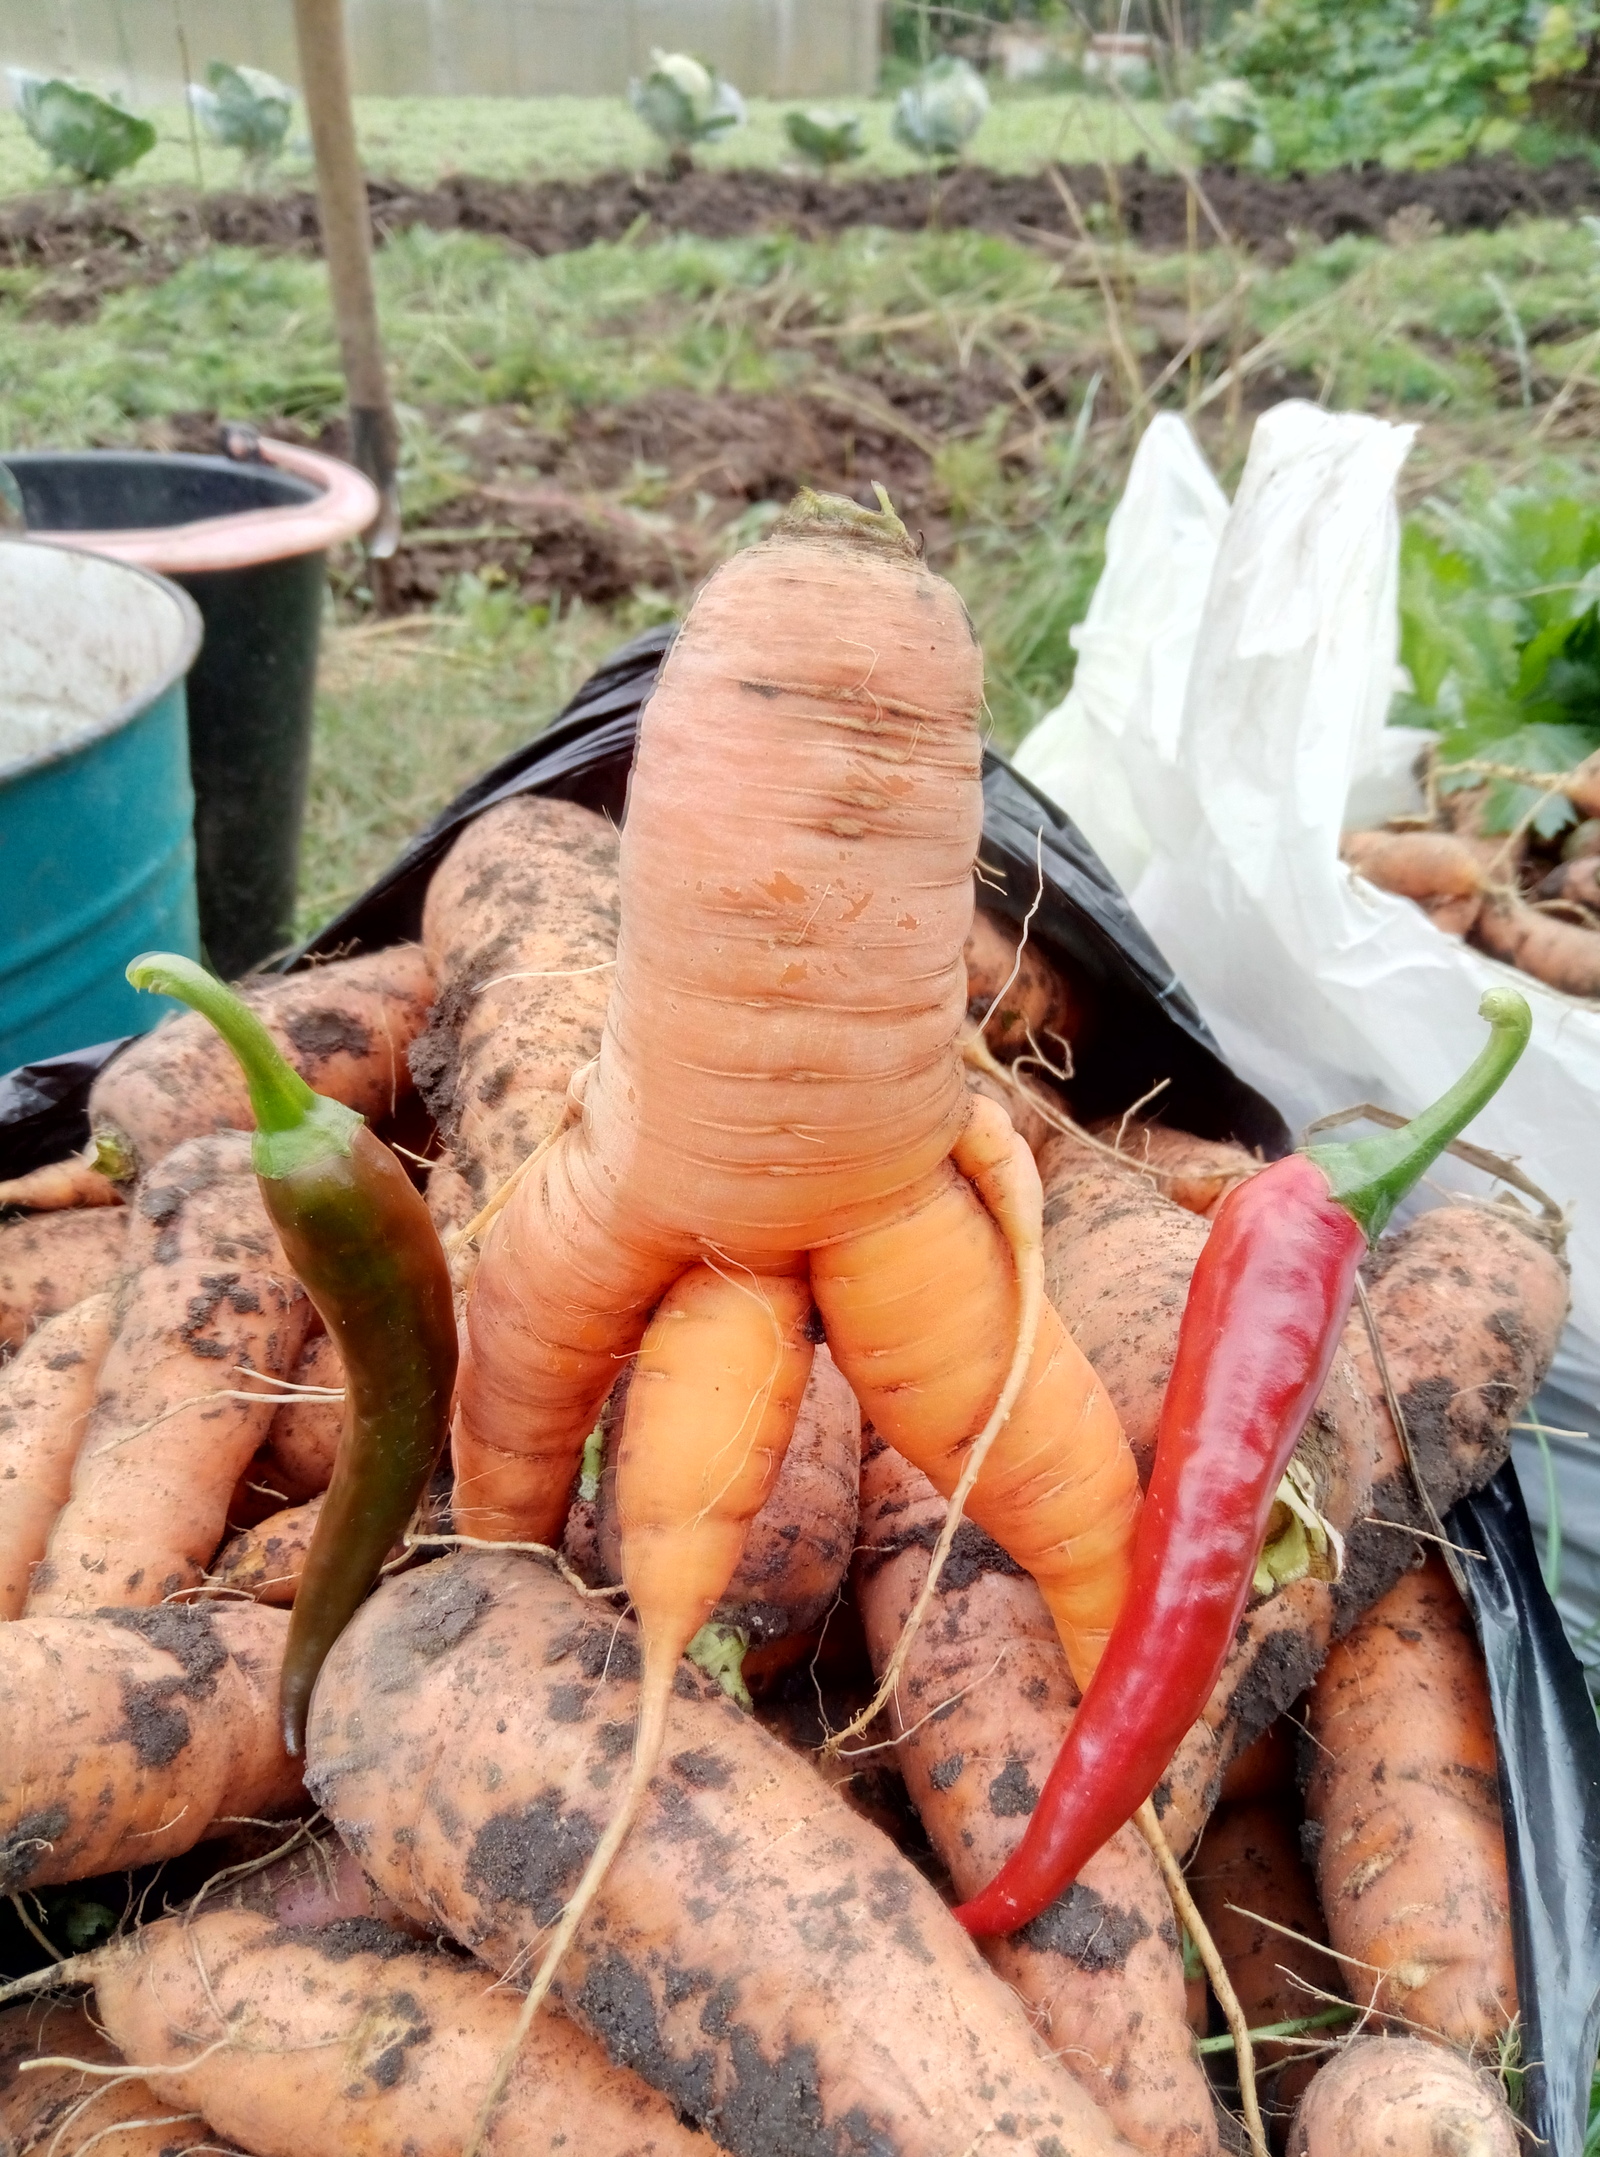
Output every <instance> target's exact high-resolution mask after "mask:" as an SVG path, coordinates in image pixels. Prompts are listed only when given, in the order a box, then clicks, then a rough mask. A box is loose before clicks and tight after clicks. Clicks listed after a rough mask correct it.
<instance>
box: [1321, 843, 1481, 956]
mask: <svg viewBox="0 0 1600 2157" xmlns="http://www.w3.org/2000/svg"><path fill="white" fill-rule="evenodd" d="M1339 852H1340V854H1341V856H1342V857H1343V859H1344V860H1346V861H1347V862H1348V863H1349V864H1350V866H1351V868H1352V869H1354V870H1355V872H1356V874H1357V875H1358V876H1363V877H1365V878H1366V880H1367V882H1368V883H1369V884H1376V885H1377V886H1378V888H1379V890H1380V891H1392V892H1394V893H1395V894H1396V895H1397V896H1398V897H1400V898H1403V899H1412V900H1414V901H1415V902H1416V904H1417V905H1418V906H1420V907H1421V908H1422V909H1423V911H1424V912H1425V913H1427V914H1428V915H1429V916H1431V918H1432V920H1433V921H1434V923H1435V925H1436V926H1437V927H1439V928H1441V929H1443V930H1445V931H1446V932H1447V933H1448V934H1449V935H1452V936H1465V935H1466V933H1467V931H1468V930H1469V929H1470V928H1471V927H1472V925H1473V923H1474V922H1475V921H1476V920H1477V919H1478V915H1479V911H1480V909H1481V907H1482V905H1483V894H1484V887H1485V882H1486V877H1487V873H1488V872H1487V868H1486V864H1485V862H1484V861H1483V859H1482V858H1481V854H1480V849H1479V848H1478V847H1477V846H1475V845H1474V844H1473V843H1472V842H1471V841H1470V840H1468V839H1464V838H1461V837H1460V836H1458V835H1457V834H1456V833H1455V832H1449V831H1347V832H1346V833H1345V835H1344V837H1343V838H1342V839H1341V840H1340V841H1339Z"/></svg>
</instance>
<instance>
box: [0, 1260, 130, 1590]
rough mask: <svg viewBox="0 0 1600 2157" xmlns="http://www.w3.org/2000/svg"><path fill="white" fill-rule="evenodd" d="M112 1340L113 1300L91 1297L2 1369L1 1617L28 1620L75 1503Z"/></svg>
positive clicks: (33, 1337) (49, 1323)
mask: <svg viewBox="0 0 1600 2157" xmlns="http://www.w3.org/2000/svg"><path fill="white" fill-rule="evenodd" d="M110 1338H111V1298H110V1296H109V1295H108V1294H105V1293H102V1294H100V1295H98V1296H86V1297H85V1298H84V1300H83V1301H82V1302H81V1303H75V1304H73V1305H72V1307H71V1309H70V1310H65V1311H60V1312H58V1313H57V1314H56V1316H55V1317H54V1318H47V1319H46V1320H45V1322H44V1324H43V1325H42V1326H40V1328H39V1329H38V1331H37V1332H36V1333H31V1334H29V1336H28V1338H27V1340H26V1341H25V1342H24V1343H23V1345H22V1347H21V1348H20V1349H19V1350H18V1351H17V1353H16V1355H15V1356H13V1357H12V1359H11V1361H10V1362H9V1363H7V1364H5V1365H4V1366H0V1618H19V1617H21V1615H22V1606H23V1604H24V1603H25V1602H26V1601H27V1599H28V1584H29V1580H30V1578H31V1576H32V1573H33V1568H34V1567H35V1566H36V1565H37V1564H38V1562H39V1560H40V1559H41V1558H42V1557H43V1556H44V1554H45V1548H46V1546H47V1545H48V1543H49V1541H50V1530H51V1529H52V1527H54V1525H55V1520H56V1516H57V1514H58V1513H59V1512H60V1511H61V1508H62V1507H63V1506H64V1505H65V1504H66V1502H67V1496H68V1493H69V1492H70V1490H71V1488H72V1464H73V1462H74V1461H75V1460H76V1459H77V1457H78V1448H79V1446H80V1445H81V1444H82V1442H83V1434H84V1431H85V1429H86V1428H87V1426H88V1422H89V1411H90V1409H91V1408H92V1407H93V1406H94V1395H95V1387H96V1385H97V1384H98V1383H99V1378H100V1366H101V1364H102V1363H103V1362H104V1361H105V1353H106V1344H107V1343H108V1341H109V1340H110Z"/></svg>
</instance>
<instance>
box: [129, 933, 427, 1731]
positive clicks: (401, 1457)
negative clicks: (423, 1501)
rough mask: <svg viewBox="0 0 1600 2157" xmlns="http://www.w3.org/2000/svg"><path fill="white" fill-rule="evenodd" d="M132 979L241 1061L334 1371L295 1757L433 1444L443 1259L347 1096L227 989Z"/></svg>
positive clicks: (138, 965) (295, 1650)
mask: <svg viewBox="0 0 1600 2157" xmlns="http://www.w3.org/2000/svg"><path fill="white" fill-rule="evenodd" d="M128 979H129V980H130V981H131V982H132V983H133V985H134V987H135V988H146V989H155V990H159V991H160V992H161V993H163V994H165V995H169V996H175V997H177V998H179V999H180V1000H181V1001H182V1002H184V1003H187V1004H190V1005H192V1006H193V1007H194V1009H195V1010H196V1011H198V1012H200V1013H202V1014H203V1015H204V1016H205V1017H206V1018H207V1019H209V1020H210V1022H211V1024H212V1025H213V1026H215V1028H216V1029H217V1031H218V1033H219V1034H220V1035H221V1036H222V1038H223V1039H224V1040H225V1041H226V1042H227V1044H228V1046H229V1048H230V1049H231V1050H232V1051H233V1053H234V1055H235V1057H236V1058H237V1059H238V1062H239V1064H240V1067H241V1068H242V1070H243V1071H244V1074H245V1079H246V1082H247V1084H248V1086H249V1090H250V1106H251V1108H252V1110H253V1111H254V1114H255V1121H256V1132H255V1137H254V1140H253V1141H252V1145H251V1157H252V1159H253V1161H254V1163H255V1168H256V1176H257V1181H258V1182H259V1184H260V1188H261V1195H262V1199H263V1201H264V1203H265V1205H266V1207H267V1210H268V1212H269V1213H270V1215H271V1216H272V1219H273V1222H274V1224H275V1225H276V1227H277V1230H278V1233H279V1235H280V1236H281V1237H282V1239H283V1246H284V1250H285V1252H286V1253H287V1255H288V1258H289V1262H290V1264H291V1265H292V1266H293V1267H294V1270H295V1272H296V1274H297V1275H298V1276H299V1278H300V1280H301V1282H302V1283H303V1285H304V1287H305V1290H306V1293H307V1294H308V1295H309V1296H310V1298H311V1300H312V1302H313V1303H314V1304H315V1305H316V1307H317V1309H318V1310H319V1311H320V1312H321V1314H322V1319H323V1323H324V1324H325V1325H326V1326H327V1328H328V1332H329V1335H330V1337H331V1338H332V1339H333V1340H334V1342H335V1343H336V1344H337V1346H338V1348H339V1352H340V1357H341V1360H342V1362H343V1364H344V1368H345V1377H346V1412H347V1422H346V1427H345V1430H346V1434H345V1439H344V1443H343V1444H342V1446H341V1448H340V1453H339V1459H338V1462H337V1464H336V1465H335V1468H334V1476H333V1482H332V1483H331V1485H330V1486H329V1489H328V1494H327V1497H326V1498H325V1500H324V1501H323V1505H322V1511H321V1514H320V1516H319V1518H318V1521H317V1526H316V1531H315V1533H314V1535H313V1536H312V1540H311V1548H310V1550H309V1551H308V1552H307V1554H306V1560H305V1568H304V1572H303V1575H302V1579H301V1585H300V1589H299V1592H298V1594H297V1595H296V1597H295V1605H294V1615H293V1618H292V1620H291V1621H290V1628H289V1645H288V1648H287V1650H286V1652H285V1656H284V1665H283V1727H284V1742H285V1744H286V1745H287V1747H288V1749H289V1751H290V1753H291V1754H297V1753H298V1752H299V1751H300V1748H301V1744H302V1741H303V1738H304V1734H305V1718H306V1706H307V1703H308V1701H309V1700H310V1697H311V1688H312V1686H313V1685H314V1684H315V1682H316V1676H317V1672H318V1671H319V1670H320V1669H321V1667H322V1663H323V1659H324V1658H325V1656H326V1655H327V1652H328V1650H329V1648H330V1647H332V1645H333V1643H334V1641H335V1640H336V1639H337V1638H338V1636H339V1633H340V1630H341V1629H342V1627H343V1626H344V1625H345V1623H346V1622H347V1621H348V1619H349V1617H350V1614H351V1612H352V1611H353V1610H354V1609H355V1607H356V1605H357V1604H358V1603H359V1602H360V1601H361V1598H362V1597H363V1596H364V1595H365V1594H366V1592H367V1590H368V1589H369V1588H370V1587H371V1586H372V1583H373V1581H374V1580H375V1579H376V1578H377V1576H378V1570H379V1567H380V1566H381V1565H382V1564H383V1561H384V1559H385V1557H386V1556H387V1555H388V1552H389V1549H390V1546H391V1545H392V1544H393V1543H394V1541H395V1538H396V1537H397V1536H398V1535H399V1534H400V1533H401V1532H402V1530H403V1529H404V1527H405V1525H406V1522H407V1521H408V1520H409V1519H410V1517H411V1513H412V1511H413V1509H414V1508H415V1506H416V1503H417V1500H418V1498H419V1497H420V1496H421V1494H422V1489H423V1486H424V1484H425V1483H426V1482H427V1479H428V1477H429V1475H430V1474H431V1473H432V1471H433V1466H434V1463H435V1461H436V1460H437V1459H438V1457H439V1453H440V1450H441V1449H442V1447H443V1444H444V1438H445V1432H446V1428H447V1418H448V1416H449V1412H450V1396H451V1389H452V1387H453V1385H454V1382H455V1371H456V1324H455V1312H454V1307H453V1304H452V1300H451V1290H450V1276H449V1270H448V1268H447V1266H446V1264H445V1258H444V1252H443V1250H442V1248H441V1246H440V1243H439V1238H438V1235H437V1232H436V1231H435V1229H434V1226H433V1223H432V1221H431V1220H430V1219H429V1216H428V1209H427V1207H426V1206H425V1205H424V1204H423V1202H422V1199H421V1197H420V1196H419V1194H418V1193H417V1191H416V1190H415V1188H414V1187H413V1185H412V1183H411V1179H410V1178H409V1176H407V1174H406V1172H405V1170H404V1169H403V1168H402V1167H401V1165H400V1163H399V1162H398V1161H397V1160H396V1158H395V1156H394V1155H393V1154H392V1153H391V1152H390V1151H389V1149H388V1147H387V1146H385V1145H383V1144H381V1143H380V1141H379V1140H377V1139H375V1138H374V1137H373V1136H372V1134H371V1132H370V1131H368V1130H367V1128H366V1126H365V1124H364V1122H363V1121H362V1119H361V1117H360V1116H359V1115H358V1114H357V1113H356V1111H355V1110H354V1109H350V1108H347V1107H345V1106H344V1104H343V1103H341V1102H337V1101H331V1100H329V1099H327V1098H326V1096H324V1095H321V1094H317V1093H313V1092H312V1090H311V1088H310V1087H309V1086H308V1085H307V1084H306V1082H305V1080H304V1079H302V1078H301V1077H300V1076H299V1074H298V1073H297V1072H295V1071H293V1070H292V1069H291V1068H290V1067H289V1065H288V1064H287V1063H286V1062H285V1061H284V1059H283V1057H282V1055H281V1054H280V1053H279V1050H278V1048H277V1045H276V1043H275V1042H274V1041H273V1039H272V1037H271V1035H270V1034H269V1033H268V1032H267V1030H266V1028H265V1027H264V1026H263V1025H262V1023H261V1021H260V1020H259V1019H258V1018H257V1017H256V1015H255V1014H254V1013H253V1012H252V1011H251V1010H250V1009H249V1008H248V1006H247V1005H245V1004H243V1003H242V1002H241V1001H240V1000H239V998H238V997H236V996H235V995H234V994H233V992H232V991H231V990H229V989H226V988H224V987H223V985H222V983H221V982H219V981H216V980H214V979H213V978H212V977H211V976H210V975H209V974H206V973H204V972H203V971H202V970H201V969H200V968H199V967H198V966H196V965H194V964H193V962H192V961H190V960H187V959H182V958H177V957H173V956H171V955H169V954H164V953H154V954H150V955H148V956H146V957H144V958H141V959H136V960H135V961H134V962H133V964H132V965H131V966H130V967H129V968H128Z"/></svg>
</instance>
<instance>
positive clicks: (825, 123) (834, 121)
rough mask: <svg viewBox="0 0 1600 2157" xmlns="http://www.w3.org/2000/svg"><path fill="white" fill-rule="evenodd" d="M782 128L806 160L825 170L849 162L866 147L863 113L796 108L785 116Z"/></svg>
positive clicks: (858, 155)
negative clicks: (862, 129) (862, 120)
mask: <svg viewBox="0 0 1600 2157" xmlns="http://www.w3.org/2000/svg"><path fill="white" fill-rule="evenodd" d="M783 131H784V133H785V134H786V135H787V136H788V138H789V140H790V142H791V143H793V145H794V147H795V148H796V149H797V150H798V151H799V152H800V155H801V156H802V157H803V158H804V159H805V160H806V162H807V164H810V165H816V166H818V167H820V168H821V170H822V171H824V172H826V171H827V170H828V169H829V168H830V167H831V166H833V165H845V164H848V163H849V161H850V159H851V158H852V157H860V156H861V155H862V154H863V153H864V151H865V150H866V147H867V145H866V142H865V140H864V139H863V137H862V133H861V116H860V114H859V113H855V112H823V111H821V110H820V109H818V108H817V107H815V106H813V107H812V108H811V109H810V110H809V111H802V110H800V109H799V108H796V109H795V110H794V111H793V112H786V113H785V114H784V116H783Z"/></svg>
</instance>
